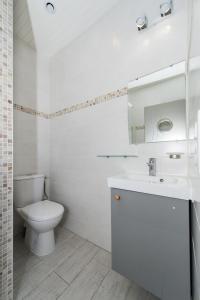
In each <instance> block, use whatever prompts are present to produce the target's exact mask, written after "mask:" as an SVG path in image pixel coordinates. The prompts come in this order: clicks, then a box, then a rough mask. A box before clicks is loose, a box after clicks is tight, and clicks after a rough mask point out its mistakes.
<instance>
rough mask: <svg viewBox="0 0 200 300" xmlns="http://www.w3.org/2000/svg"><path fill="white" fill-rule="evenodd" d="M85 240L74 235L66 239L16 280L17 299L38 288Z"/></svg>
mask: <svg viewBox="0 0 200 300" xmlns="http://www.w3.org/2000/svg"><path fill="white" fill-rule="evenodd" d="M83 243H85V240H84V239H82V238H80V237H78V236H74V235H73V236H72V237H70V238H68V239H66V240H65V241H64V242H63V243H61V244H60V245H57V247H56V249H55V251H54V252H53V253H52V254H50V255H48V256H45V257H44V258H42V259H41V261H40V262H39V263H38V264H37V265H35V266H34V267H32V268H31V269H30V270H29V271H27V272H25V273H24V274H23V275H22V276H20V277H19V278H17V279H16V280H15V282H14V293H15V297H16V298H15V299H22V298H23V297H25V296H26V295H27V294H28V293H30V292H31V290H33V289H34V288H37V286H38V285H39V283H40V282H41V281H42V280H44V279H45V278H46V277H47V276H48V275H49V274H50V273H51V272H52V271H53V270H54V269H55V268H56V267H57V266H58V265H59V264H61V263H62V261H64V260H65V259H66V258H67V257H69V256H70V255H72V254H73V252H74V251H75V250H76V249H77V248H79V247H80V246H81V245H82V244H83Z"/></svg>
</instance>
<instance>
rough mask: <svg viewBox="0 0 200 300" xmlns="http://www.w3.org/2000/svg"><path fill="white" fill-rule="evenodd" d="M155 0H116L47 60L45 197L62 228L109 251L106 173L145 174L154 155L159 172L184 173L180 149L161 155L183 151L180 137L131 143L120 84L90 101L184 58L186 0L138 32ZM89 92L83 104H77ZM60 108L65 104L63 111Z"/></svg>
mask: <svg viewBox="0 0 200 300" xmlns="http://www.w3.org/2000/svg"><path fill="white" fill-rule="evenodd" d="M159 4H160V1H159V0H148V1H146V0H141V1H138V2H137V5H135V1H132V0H124V1H120V2H119V5H117V6H116V7H115V8H114V9H112V10H111V11H110V12H109V13H108V14H107V15H106V16H105V17H104V18H102V19H101V20H100V21H99V22H98V23H97V24H95V25H94V26H92V27H91V28H90V29H89V30H88V31H87V32H86V33H85V34H83V35H81V36H80V37H79V38H78V39H76V40H75V41H73V42H72V43H71V45H70V46H69V47H66V48H64V49H63V50H61V51H60V52H59V53H58V54H57V55H56V56H54V57H53V58H52V62H51V110H50V111H51V112H52V113H54V112H56V111H57V112H59V113H58V115H59V116H58V117H54V118H52V119H51V120H50V126H51V127H50V138H51V144H50V179H51V185H50V191H51V193H50V195H51V199H52V200H55V201H59V202H61V203H62V204H63V205H64V206H65V208H66V215H65V219H64V225H65V226H66V227H68V228H69V229H71V230H72V231H74V232H76V233H78V234H80V235H81V236H83V237H85V238H87V239H89V240H91V241H92V242H94V243H96V244H98V245H100V246H101V247H104V248H106V249H108V250H110V249H111V245H110V240H111V238H110V237H111V236H110V228H111V225H110V215H111V212H110V190H109V188H108V187H107V182H106V180H107V177H108V176H111V175H116V174H120V173H124V172H126V171H130V172H145V173H146V174H147V173H148V168H147V166H146V162H147V160H148V158H149V157H156V158H158V171H159V172H165V173H172V174H175V173H179V174H186V167H187V164H186V155H185V156H183V158H182V159H181V160H170V159H169V158H168V156H167V154H166V153H167V152H170V151H180V152H184V153H186V151H187V148H186V143H185V142H180V143H176V142H174V143H173V142H172V143H157V144H146V145H138V146H134V145H132V146H131V145H129V141H128V128H127V127H128V124H127V91H126V88H125V89H123V93H122V94H120V93H119V97H115V98H113V99H112V100H111V101H104V100H103V101H102V103H101V104H99V105H93V99H95V98H96V97H98V96H99V95H106V94H107V93H109V92H110V91H117V89H121V88H123V87H127V84H128V82H129V81H130V80H133V79H134V78H137V77H138V76H142V75H144V74H148V73H151V72H153V71H155V70H158V69H160V68H163V67H166V66H168V65H170V64H173V63H176V62H178V61H181V60H184V59H185V57H186V28H187V22H186V21H187V16H186V1H184V0H176V1H174V13H173V15H172V16H170V17H169V18H166V19H165V20H164V21H163V22H161V23H160V24H159V25H158V26H154V27H152V28H149V29H147V30H146V31H144V32H140V33H139V32H138V31H137V29H136V27H135V19H136V18H137V16H138V15H140V13H141V11H146V12H147V13H148V18H149V22H152V21H153V20H155V19H156V18H158V16H159ZM172 48H173V50H172ZM169 49H171V50H170V51H169ZM108 98H109V97H108ZM87 99H91V102H89V105H86V107H85V108H83V106H84V105H82V104H80V105H79V103H82V102H84V101H87ZM97 99H98V98H97ZM101 99H103V96H102V98H101ZM97 101H98V100H97ZM77 104H78V110H77V109H76V108H77ZM86 104H87V103H86ZM65 107H67V108H69V109H67V110H66V111H65V109H64V111H63V108H65ZM74 108H75V109H74ZM79 108H83V109H79ZM71 110H72V111H73V112H72V113H67V114H65V112H68V111H71ZM74 110H76V111H74ZM63 112H64V113H63ZM99 154H137V155H138V158H128V159H124V158H110V159H107V158H106V159H104V158H98V157H96V156H97V155H99Z"/></svg>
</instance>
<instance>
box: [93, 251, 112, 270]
mask: <svg viewBox="0 0 200 300" xmlns="http://www.w3.org/2000/svg"><path fill="white" fill-rule="evenodd" d="M95 259H96V261H97V262H98V263H100V264H103V265H104V266H106V267H107V268H109V269H111V253H110V252H108V251H106V250H104V249H99V251H98V252H97V255H96V256H95Z"/></svg>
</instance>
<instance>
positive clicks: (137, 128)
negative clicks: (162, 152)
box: [128, 62, 186, 144]
mask: <svg viewBox="0 0 200 300" xmlns="http://www.w3.org/2000/svg"><path fill="white" fill-rule="evenodd" d="M185 82H186V80H185V63H184V62H181V63H178V64H175V65H173V66H170V67H168V68H166V69H163V70H160V71H158V72H155V73H152V74H149V75H147V76H144V77H142V78H140V79H137V80H135V81H132V82H130V83H129V88H128V128H129V141H130V143H131V144H141V143H153V142H164V141H181V140H185V139H186V86H185Z"/></svg>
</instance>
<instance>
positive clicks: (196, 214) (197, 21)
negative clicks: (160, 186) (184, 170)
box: [188, 0, 200, 300]
mask: <svg viewBox="0 0 200 300" xmlns="http://www.w3.org/2000/svg"><path fill="white" fill-rule="evenodd" d="M188 2H189V11H190V13H191V14H190V18H189V24H190V21H191V20H192V22H191V26H189V27H190V35H189V36H190V41H189V76H188V79H189V80H188V83H189V132H190V138H191V140H190V142H189V176H190V177H191V180H192V188H193V192H192V200H193V201H194V202H193V204H192V254H193V255H192V257H193V270H192V271H193V299H194V300H200V196H199V195H200V169H199V168H200V167H199V168H198V152H197V149H198V144H197V132H196V130H195V128H196V126H197V112H198V110H200V85H199V82H200V68H197V65H196V63H195V64H194V66H195V70H194V68H193V62H194V58H197V57H199V59H200V43H199V31H200V0H193V1H188Z"/></svg>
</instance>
